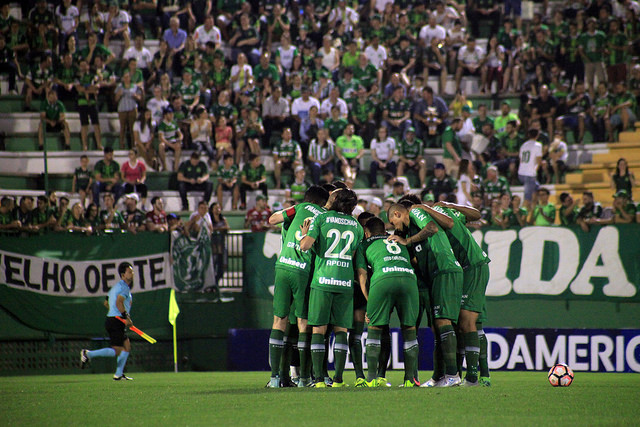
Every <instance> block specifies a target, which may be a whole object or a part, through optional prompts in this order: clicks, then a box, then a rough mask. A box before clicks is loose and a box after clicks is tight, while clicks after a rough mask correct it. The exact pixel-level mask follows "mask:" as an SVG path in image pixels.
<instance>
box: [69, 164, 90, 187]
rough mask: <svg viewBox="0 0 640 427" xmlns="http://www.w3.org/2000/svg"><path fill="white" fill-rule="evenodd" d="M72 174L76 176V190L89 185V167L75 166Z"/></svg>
mask: <svg viewBox="0 0 640 427" xmlns="http://www.w3.org/2000/svg"><path fill="white" fill-rule="evenodd" d="M73 176H75V178H76V190H84V189H86V188H87V187H88V186H89V181H90V180H91V176H92V174H91V171H90V170H89V169H82V168H76V170H75V171H73Z"/></svg>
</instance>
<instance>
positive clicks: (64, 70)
mask: <svg viewBox="0 0 640 427" xmlns="http://www.w3.org/2000/svg"><path fill="white" fill-rule="evenodd" d="M77 74H78V67H77V66H76V64H74V63H73V56H72V55H71V53H69V52H67V53H65V54H64V55H62V63H61V64H60V65H59V66H57V67H56V70H55V73H54V77H53V83H54V85H55V86H54V87H55V88H56V91H57V92H58V98H59V99H60V100H63V101H69V100H72V99H75V98H76V97H77V95H78V94H77V93H76V91H75V90H74V82H75V80H76V76H77Z"/></svg>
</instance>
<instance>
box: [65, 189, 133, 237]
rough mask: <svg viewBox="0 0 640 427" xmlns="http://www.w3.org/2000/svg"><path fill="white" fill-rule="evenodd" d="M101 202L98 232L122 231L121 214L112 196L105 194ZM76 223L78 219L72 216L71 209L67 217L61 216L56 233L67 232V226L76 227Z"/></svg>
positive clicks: (122, 219) (122, 221)
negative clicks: (102, 204)
mask: <svg viewBox="0 0 640 427" xmlns="http://www.w3.org/2000/svg"><path fill="white" fill-rule="evenodd" d="M102 201H103V202H104V209H103V210H101V211H100V214H99V216H100V226H99V228H100V230H109V231H111V232H114V231H122V230H123V228H124V218H123V217H122V214H121V213H120V212H119V211H118V210H116V201H115V199H114V198H113V195H112V194H111V193H106V194H105V195H104V197H103V200H102ZM75 206H76V205H74V208H75ZM81 207H82V206H81ZM74 219H75V221H74ZM77 221H79V218H78V217H77V216H74V214H73V209H72V210H71V211H70V214H69V215H65V216H63V217H62V219H61V221H59V222H58V226H59V227H58V231H63V230H68V229H69V228H68V227H69V225H76V226H78V224H79V223H78V222H77ZM79 226H82V224H81V223H80V224H79Z"/></svg>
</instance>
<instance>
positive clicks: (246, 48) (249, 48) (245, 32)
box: [219, 0, 262, 85]
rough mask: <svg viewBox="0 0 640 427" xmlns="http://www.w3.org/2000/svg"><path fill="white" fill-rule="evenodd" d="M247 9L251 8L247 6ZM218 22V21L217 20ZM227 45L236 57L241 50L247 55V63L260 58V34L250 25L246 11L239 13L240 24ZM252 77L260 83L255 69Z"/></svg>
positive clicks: (253, 64) (255, 62)
mask: <svg viewBox="0 0 640 427" xmlns="http://www.w3.org/2000/svg"><path fill="white" fill-rule="evenodd" d="M222 3H223V4H225V3H226V4H227V5H228V2H226V1H225V2H222ZM231 3H237V0H234V1H232V2H231ZM249 9H251V8H250V7H249ZM235 12H237V9H236V11H234V13H235ZM219 22H220V21H219ZM224 27H226V25H223V27H222V29H223V30H224ZM229 46H232V48H233V56H234V57H237V56H238V53H240V52H242V53H244V54H245V55H246V56H247V59H248V60H249V64H251V65H252V66H255V65H256V64H257V63H258V61H259V60H260V51H259V50H258V48H259V46H260V35H259V34H258V31H257V30H256V29H255V28H254V27H253V26H252V25H251V20H250V19H249V14H248V13H243V14H242V15H240V26H239V27H238V28H237V29H236V31H235V33H233V35H232V36H231V38H230V39H229ZM253 76H254V78H256V80H257V81H258V82H259V83H260V85H262V83H261V82H260V79H259V78H258V77H257V76H256V73H255V69H254V73H253Z"/></svg>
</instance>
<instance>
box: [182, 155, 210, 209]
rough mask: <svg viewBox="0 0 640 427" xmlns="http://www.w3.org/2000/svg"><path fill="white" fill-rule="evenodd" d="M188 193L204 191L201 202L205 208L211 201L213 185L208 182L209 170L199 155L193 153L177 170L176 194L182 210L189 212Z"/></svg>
mask: <svg viewBox="0 0 640 427" xmlns="http://www.w3.org/2000/svg"><path fill="white" fill-rule="evenodd" d="M189 191H204V197H203V200H204V202H206V203H205V208H206V206H207V204H208V203H209V200H210V199H211V193H212V192H213V184H212V183H211V181H209V169H208V168H207V165H206V163H204V162H203V161H201V160H200V153H198V152H197V151H194V152H193V153H191V156H190V157H189V160H185V161H184V162H182V164H181V165H180V167H179V168H178V192H179V193H180V200H181V201H182V210H183V211H188V210H189V201H188V200H187V193H188V192H189Z"/></svg>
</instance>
